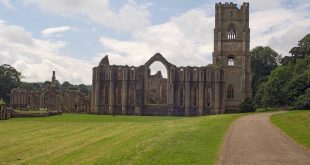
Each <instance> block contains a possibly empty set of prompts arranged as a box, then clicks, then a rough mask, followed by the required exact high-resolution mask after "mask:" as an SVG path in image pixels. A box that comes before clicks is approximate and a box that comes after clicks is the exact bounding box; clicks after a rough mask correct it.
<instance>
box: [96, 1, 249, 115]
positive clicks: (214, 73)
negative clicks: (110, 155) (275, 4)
mask: <svg viewBox="0 0 310 165" xmlns="http://www.w3.org/2000/svg"><path fill="white" fill-rule="evenodd" d="M193 28H195V27H193ZM249 49H250V29H249V3H243V5H242V6H241V7H240V8H238V7H237V5H236V4H233V3H225V4H222V3H217V4H216V5H215V29H214V52H213V64H211V65H208V66H201V67H196V66H194V67H190V66H186V67H177V66H175V65H173V64H171V63H170V62H168V61H167V60H166V59H165V58H164V57H163V56H162V55H161V54H159V53H157V54H155V55H154V56H153V57H152V58H150V59H149V60H148V61H147V62H146V63H145V64H144V65H141V66H138V67H135V66H127V65H126V66H120V65H110V64H109V59H108V56H105V57H104V58H103V59H102V60H101V62H100V63H99V65H98V66H96V67H94V68H93V80H92V81H93V82H92V85H93V93H92V106H91V110H92V112H93V113H98V114H123V115H182V116H183V115H184V116H191V115H207V114H220V113H229V112H238V111H239V104H240V103H241V102H242V101H243V100H244V99H245V98H247V97H251V95H252V91H251V60H250V55H249ZM155 61H158V62H161V63H162V64H163V65H164V66H165V68H166V70H167V74H168V77H167V78H163V77H162V76H161V74H160V73H157V74H155V75H150V69H149V67H150V65H151V64H153V63H154V62H155Z"/></svg>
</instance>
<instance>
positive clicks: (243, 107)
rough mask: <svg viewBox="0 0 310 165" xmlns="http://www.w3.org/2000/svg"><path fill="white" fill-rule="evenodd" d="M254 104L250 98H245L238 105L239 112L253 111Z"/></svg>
mask: <svg viewBox="0 0 310 165" xmlns="http://www.w3.org/2000/svg"><path fill="white" fill-rule="evenodd" d="M255 108H256V107H255V104H254V103H253V100H252V98H249V97H248V98H246V99H245V100H244V101H243V102H242V103H241V104H240V105H239V109H240V112H242V113H244V112H255Z"/></svg>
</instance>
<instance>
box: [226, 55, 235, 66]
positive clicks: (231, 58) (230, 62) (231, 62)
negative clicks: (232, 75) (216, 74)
mask: <svg viewBox="0 0 310 165" xmlns="http://www.w3.org/2000/svg"><path fill="white" fill-rule="evenodd" d="M227 65H228V66H234V65H235V57H234V56H233V55H229V56H228V61H227Z"/></svg>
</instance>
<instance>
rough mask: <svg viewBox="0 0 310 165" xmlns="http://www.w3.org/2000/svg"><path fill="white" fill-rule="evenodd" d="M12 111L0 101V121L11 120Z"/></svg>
mask: <svg viewBox="0 0 310 165" xmlns="http://www.w3.org/2000/svg"><path fill="white" fill-rule="evenodd" d="M11 112H12V111H11V110H10V109H8V108H6V106H5V102H4V101H3V100H2V99H0V120H5V119H9V118H11V114H12V113H11Z"/></svg>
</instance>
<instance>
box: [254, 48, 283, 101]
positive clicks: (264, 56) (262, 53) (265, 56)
mask: <svg viewBox="0 0 310 165" xmlns="http://www.w3.org/2000/svg"><path fill="white" fill-rule="evenodd" d="M250 55H251V67H252V91H253V96H255V94H256V91H257V87H258V86H259V84H260V83H261V82H262V80H263V79H264V78H265V77H266V76H268V75H269V74H270V72H271V71H272V70H274V69H275V68H276V67H277V66H278V64H279V62H280V59H281V56H280V55H279V54H278V53H277V52H276V51H274V50H273V49H271V48H270V47H268V46H266V47H262V46H258V47H255V48H254V49H252V50H251V52H250Z"/></svg>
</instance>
